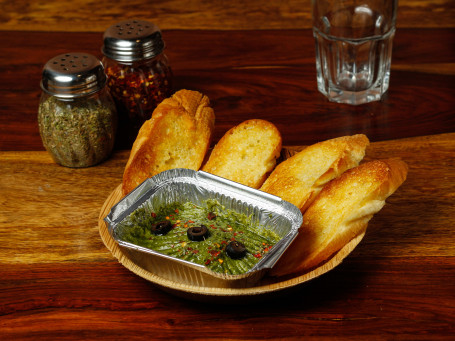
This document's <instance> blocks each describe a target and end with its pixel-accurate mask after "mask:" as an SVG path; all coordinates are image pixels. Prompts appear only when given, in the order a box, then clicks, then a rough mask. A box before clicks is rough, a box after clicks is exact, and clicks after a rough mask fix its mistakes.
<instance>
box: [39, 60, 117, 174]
mask: <svg viewBox="0 0 455 341" xmlns="http://www.w3.org/2000/svg"><path fill="white" fill-rule="evenodd" d="M41 86H42V89H43V93H42V96H41V101H40V105H39V110H38V124H39V129H40V135H41V139H42V141H43V145H44V147H45V148H46V150H47V151H48V152H49V153H50V154H51V156H52V158H53V159H54V160H55V162H57V163H59V164H61V165H63V166H67V167H89V166H93V165H96V164H98V163H100V162H101V161H103V160H105V159H106V158H108V157H109V155H110V154H111V152H112V149H113V147H114V140H115V133H116V128H117V112H116V108H115V104H114V102H113V100H112V97H111V96H110V94H109V92H108V90H107V89H106V75H105V73H104V68H103V66H102V64H101V62H100V61H99V60H98V59H97V58H96V57H94V56H91V55H89V54H81V53H71V54H64V55H60V56H57V57H55V58H53V59H51V60H50V61H49V62H48V63H47V64H46V66H45V67H44V70H43V79H42V83H41Z"/></svg>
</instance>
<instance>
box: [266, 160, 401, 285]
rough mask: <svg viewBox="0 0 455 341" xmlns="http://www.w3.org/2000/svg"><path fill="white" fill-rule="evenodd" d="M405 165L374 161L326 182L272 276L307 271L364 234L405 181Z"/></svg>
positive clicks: (397, 161) (398, 161)
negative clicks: (372, 219)
mask: <svg viewBox="0 0 455 341" xmlns="http://www.w3.org/2000/svg"><path fill="white" fill-rule="evenodd" d="M407 172H408V167H407V165H406V163H404V162H403V161H401V160H399V159H387V160H382V161H380V160H374V161H370V162H366V163H364V164H362V165H360V166H358V167H355V168H352V169H350V170H348V171H346V172H345V173H344V174H342V175H341V176H340V177H339V178H336V179H334V180H332V181H331V182H329V183H328V184H327V185H326V186H325V187H324V189H323V190H322V191H321V193H320V194H319V195H318V196H317V197H316V199H315V200H314V202H313V203H312V204H311V206H310V207H309V208H308V210H307V211H306V213H305V214H304V215H303V223H302V226H301V227H300V229H299V234H298V235H297V237H296V239H295V240H294V241H293V243H292V244H291V245H290V246H289V248H288V249H287V250H286V252H285V253H284V254H283V256H282V257H281V258H280V259H279V261H278V262H277V264H276V265H275V266H274V267H273V269H271V271H270V274H271V275H272V276H282V275H287V274H290V273H296V272H300V271H303V270H309V269H311V268H314V267H316V266H318V265H320V264H321V263H322V262H324V261H326V260H328V259H329V258H330V257H331V256H332V255H333V254H335V253H336V252H337V251H339V250H340V249H341V248H342V247H343V246H345V245H346V244H347V243H348V242H349V241H351V240H352V239H353V238H355V237H356V236H358V235H359V234H360V233H363V232H364V231H365V230H366V228H367V224H368V222H369V221H370V219H371V218H372V217H373V215H374V214H375V213H377V212H378V211H379V210H381V209H382V207H383V206H384V204H385V200H386V199H387V197H389V196H390V195H392V194H393V193H394V192H395V191H396V190H397V189H398V187H400V186H401V184H402V183H403V182H404V181H405V180H406V176H407Z"/></svg>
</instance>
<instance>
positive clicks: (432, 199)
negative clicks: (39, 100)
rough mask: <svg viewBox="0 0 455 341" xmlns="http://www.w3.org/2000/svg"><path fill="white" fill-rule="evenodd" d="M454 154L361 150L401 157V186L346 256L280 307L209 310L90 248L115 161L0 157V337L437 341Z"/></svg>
mask: <svg viewBox="0 0 455 341" xmlns="http://www.w3.org/2000/svg"><path fill="white" fill-rule="evenodd" d="M289 148H290V149H291V150H300V149H301V147H289ZM454 153H455V134H453V133H452V134H442V135H433V136H425V137H418V138H409V139H400V140H391V141H383V142H373V143H372V144H371V146H370V147H369V148H368V150H367V157H366V160H368V159H375V158H387V157H391V156H394V157H401V158H402V159H403V160H405V161H406V162H407V163H408V164H409V167H410V169H409V175H408V179H407V181H406V182H405V183H404V185H403V186H402V187H400V189H399V190H398V191H397V192H396V193H395V194H394V195H392V196H391V197H390V198H389V200H388V203H387V205H386V206H385V207H384V208H383V209H382V210H381V211H380V212H379V213H377V214H376V215H375V217H374V218H373V219H372V220H371V222H370V224H369V227H368V229H367V233H366V235H365V237H364V239H363V241H362V242H361V243H360V244H359V245H358V246H357V248H356V249H355V250H354V251H353V252H352V253H351V255H350V256H349V257H348V258H346V259H345V260H344V262H343V263H342V264H341V265H340V266H338V267H337V268H335V269H334V270H332V271H331V272H329V273H327V274H326V275H324V276H322V277H320V278H317V279H315V280H313V281H311V282H309V283H307V284H305V285H303V286H298V287H296V288H295V289H294V290H292V291H291V292H286V294H285V295H279V296H271V297H268V298H267V299H266V300H264V299H262V300H258V301H257V302H255V303H254V304H251V302H250V304H249V305H237V306H231V305H221V306H219V305H211V304H207V303H197V304H196V303H195V302H192V301H190V300H185V299H181V298H177V297H176V296H174V295H170V294H168V293H166V292H164V291H162V290H160V289H159V288H157V287H155V286H153V285H152V284H150V283H149V282H148V281H146V280H144V279H142V278H140V277H138V276H136V275H134V274H133V273H131V272H129V271H128V270H127V269H125V268H124V267H123V266H121V265H120V264H118V263H117V261H116V259H115V258H114V257H113V256H112V255H111V253H110V252H109V251H108V250H107V248H106V247H105V246H104V244H103V242H102V241H101V238H100V235H99V232H98V227H97V220H98V215H99V213H100V210H101V207H102V205H103V203H104V201H105V200H106V198H107V197H108V195H109V194H110V193H111V192H112V191H113V190H114V189H115V187H116V186H117V185H118V184H119V183H120V181H121V177H122V172H123V168H124V165H125V163H126V160H127V157H128V152H126V151H118V152H116V153H115V154H114V155H113V156H112V158H110V159H109V160H108V161H106V162H104V163H102V164H101V165H99V166H97V167H91V168H85V169H70V168H65V167H61V166H58V165H56V164H55V163H53V162H52V160H51V159H50V157H49V156H48V154H47V153H46V152H41V151H34V152H0V193H2V196H1V199H0V200H1V203H0V205H1V207H2V210H1V211H0V245H2V248H0V278H1V280H0V302H2V304H1V305H0V330H1V332H0V335H3V336H5V337H6V339H14V338H16V337H17V338H23V339H25V338H27V337H30V338H33V337H40V336H43V337H45V336H46V335H47V336H48V335H52V336H53V337H56V338H59V339H60V338H61V339H65V338H68V339H72V338H73V337H74V336H76V335H78V336H79V337H83V338H88V339H93V338H96V337H102V338H115V337H119V338H120V339H126V338H132V339H134V338H140V337H141V336H144V331H146V335H148V336H150V337H152V336H153V335H154V333H159V334H156V335H159V338H160V339H165V338H167V339H178V338H184V337H185V336H188V334H187V333H188V332H189V331H191V333H192V334H191V335H192V336H191V339H195V340H196V339H197V340H202V339H204V340H205V339H212V337H213V332H214V331H213V329H212V328H211V324H213V323H216V324H217V330H223V333H227V334H225V335H227V338H228V339H232V340H234V339H259V338H268V337H269V336H271V335H273V336H274V337H272V338H278V337H280V336H281V335H286V337H289V338H293V337H297V336H302V335H307V336H309V337H310V339H311V335H312V334H313V333H314V335H318V336H319V337H327V338H330V337H333V338H343V337H348V338H350V339H352V338H353V339H363V338H362V337H365V338H366V339H382V337H381V335H385V334H389V333H390V335H400V336H401V337H400V339H414V340H415V339H438V340H442V339H449V338H448V337H447V336H448V333H451V332H452V331H453V326H454V322H455V314H454V310H453V307H454V306H455V273H454V271H453V270H454V267H455V247H454V245H455V243H454V241H455V230H454V229H453V228H452V227H453V226H454V224H455V221H454V215H453V198H454V197H455V172H454V169H455V159H454V157H453V155H454ZM436 288H437V290H435V289H436ZM403 293H405V295H403ZM194 320H197V321H198V323H199V324H200V327H199V328H197V330H195V329H194ZM120 330H121V335H120V334H119V331H120ZM416 332H418V333H419V334H415V333H416ZM81 333H82V334H81ZM230 333H233V334H230ZM223 335H224V334H223ZM355 335H362V337H360V338H356V337H355ZM32 336H33V337H32ZM152 338H153V337H152Z"/></svg>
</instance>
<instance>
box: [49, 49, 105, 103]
mask: <svg viewBox="0 0 455 341" xmlns="http://www.w3.org/2000/svg"><path fill="white" fill-rule="evenodd" d="M105 84H106V74H105V72H104V67H103V64H102V63H101V61H100V60H99V59H98V58H96V57H95V56H93V55H91V54H89V53H81V52H72V53H65V54H61V55H58V56H56V57H54V58H52V59H50V60H49V61H48V62H47V63H46V64H45V65H44V68H43V74H42V79H41V88H42V89H43V90H44V91H45V92H47V93H49V94H51V95H53V96H56V97H59V98H76V97H81V96H86V95H89V94H92V93H94V92H97V91H99V90H100V89H102V88H103V87H104V85H105Z"/></svg>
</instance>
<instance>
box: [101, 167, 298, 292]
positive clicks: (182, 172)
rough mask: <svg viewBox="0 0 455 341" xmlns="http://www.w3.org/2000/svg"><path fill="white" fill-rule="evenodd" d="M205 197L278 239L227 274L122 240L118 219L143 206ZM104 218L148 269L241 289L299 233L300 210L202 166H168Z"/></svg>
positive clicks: (198, 201) (253, 281)
mask: <svg viewBox="0 0 455 341" xmlns="http://www.w3.org/2000/svg"><path fill="white" fill-rule="evenodd" d="M207 199H216V200H218V201H219V202H220V204H221V205H223V206H225V208H226V209H231V210H234V211H236V212H239V213H242V214H245V215H247V216H252V223H253V224H258V225H261V226H262V227H264V228H266V229H271V230H273V231H274V232H275V233H276V234H277V235H278V236H279V237H280V238H281V239H280V241H279V242H278V243H276V244H275V245H274V246H273V247H272V249H271V250H270V251H269V252H268V253H266V254H265V255H264V256H263V257H262V259H261V260H260V261H259V262H258V263H257V264H256V265H255V266H254V267H253V268H252V269H250V270H249V271H248V272H246V273H244V274H241V275H226V274H221V273H216V272H213V271H211V270H210V269H208V268H207V267H205V266H203V265H199V264H195V263H191V262H188V261H185V260H181V259H178V258H175V257H172V256H168V255H164V254H161V253H159V252H157V251H154V250H150V249H148V248H145V247H142V246H138V245H135V244H132V243H130V242H126V241H124V240H122V232H123V231H122V224H120V223H121V221H122V220H123V219H124V218H125V217H127V216H128V215H130V214H131V213H132V212H133V211H134V210H136V209H137V208H139V207H141V206H142V205H150V206H151V207H159V206H161V205H163V204H170V203H174V202H182V203H183V202H186V201H190V202H193V203H195V204H201V203H202V202H203V201H205V200H207ZM104 220H105V221H106V222H107V223H108V229H109V233H110V235H111V236H112V238H113V239H114V240H115V241H116V242H117V243H118V245H119V246H120V248H121V249H122V251H123V252H124V253H125V254H126V255H127V256H128V257H129V258H130V259H131V260H132V261H133V262H134V263H136V264H137V265H138V266H140V267H142V268H143V269H145V270H146V271H149V272H151V273H153V274H155V275H157V276H161V277H163V278H166V279H168V280H173V281H176V282H179V283H186V284H188V285H196V286H201V287H218V288H244V287H249V286H253V285H255V284H256V283H257V282H258V281H259V280H260V279H261V278H262V277H263V276H264V275H265V274H266V272H267V270H268V269H270V268H272V267H273V266H274V265H275V263H276V262H277V261H278V259H279V258H280V257H281V255H282V254H283V252H284V251H285V250H286V249H287V248H288V246H289V245H290V244H291V243H292V241H293V240H294V238H295V237H296V236H297V233H298V229H299V227H300V225H301V224H302V214H301V213H300V210H299V209H298V208H297V207H296V206H294V205H293V204H291V203H289V202H287V201H284V200H282V199H280V198H279V197H276V196H274V195H270V194H268V193H265V192H262V191H259V190H256V189H253V188H250V187H247V186H244V185H241V184H239V183H237V182H233V181H230V180H227V179H224V178H221V177H218V176H215V175H212V174H209V173H206V172H203V171H198V172H196V171H193V170H189V169H171V170H168V171H165V172H162V173H160V174H157V175H155V176H154V177H152V178H149V179H147V180H145V181H144V182H143V183H142V184H141V185H139V186H138V187H137V188H136V189H135V190H133V191H132V192H131V193H130V194H128V195H127V196H126V197H124V198H123V199H122V200H121V201H120V202H118V203H117V204H116V205H115V206H114V207H112V209H111V211H110V212H109V214H108V215H107V216H106V218H105V219H104Z"/></svg>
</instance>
